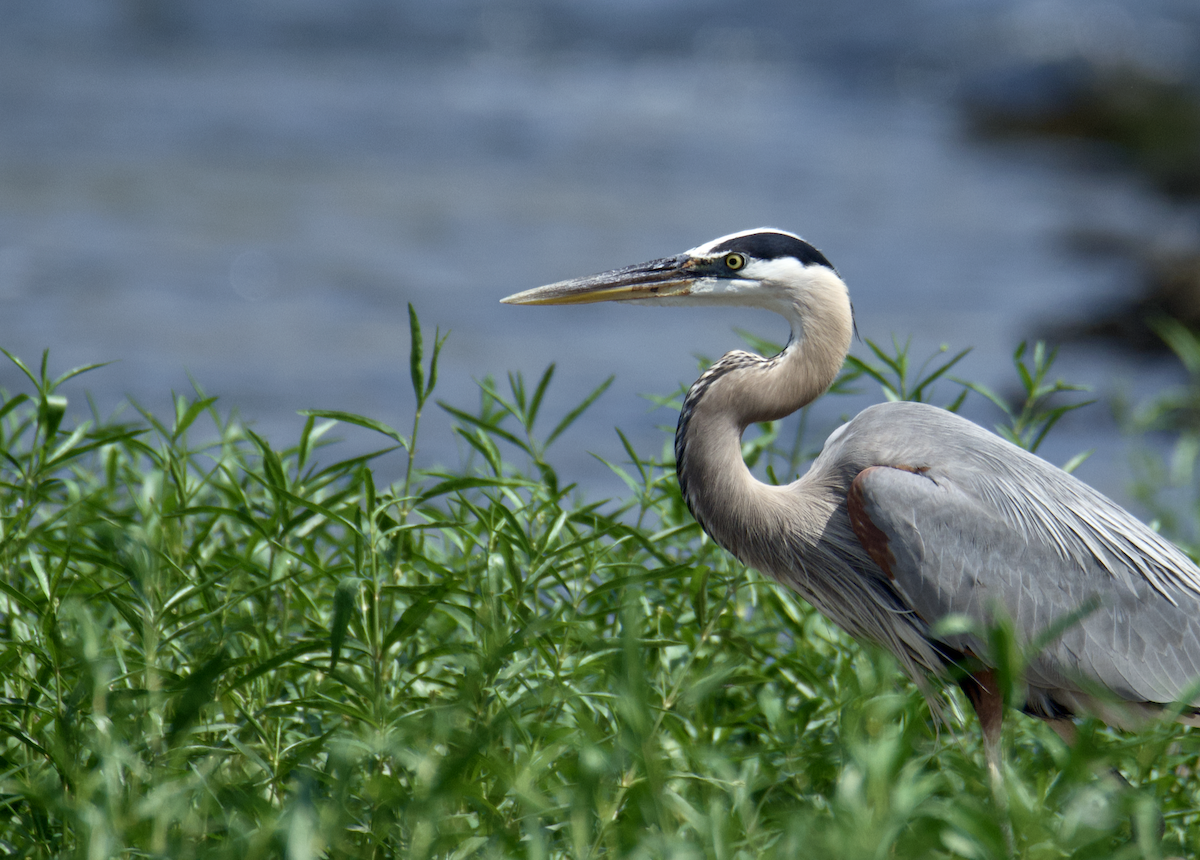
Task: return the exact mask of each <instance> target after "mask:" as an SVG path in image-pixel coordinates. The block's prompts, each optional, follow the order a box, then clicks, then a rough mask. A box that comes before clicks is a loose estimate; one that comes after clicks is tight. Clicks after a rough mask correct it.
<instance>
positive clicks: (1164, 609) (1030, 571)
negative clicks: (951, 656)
mask: <svg viewBox="0 0 1200 860" xmlns="http://www.w3.org/2000/svg"><path fill="white" fill-rule="evenodd" d="M925 409H928V407H926V408H925ZM890 411H891V412H892V414H891V416H890V418H891V419H892V420H889V421H888V422H887V423H888V425H889V431H890V435H892V436H893V437H895V436H897V431H900V433H899V435H901V436H903V435H904V434H906V433H917V434H920V435H919V437H918V438H920V439H921V440H922V442H921V443H918V444H916V445H914V444H912V443H911V441H909V442H908V443H906V444H905V445H904V446H903V447H904V448H905V449H907V450H904V451H894V452H890V453H888V452H879V451H876V452H874V453H875V454H876V455H877V456H874V457H867V458H866V459H865V460H864V461H862V462H861V463H860V464H861V465H864V466H865V465H866V464H867V463H869V462H871V461H872V460H873V461H874V464H873V465H874V467H871V466H867V468H865V469H863V470H861V471H858V472H857V473H856V477H854V479H853V483H852V489H851V494H852V495H853V496H855V497H856V498H855V501H856V503H857V505H858V506H859V509H860V511H861V513H862V514H865V516H866V517H867V518H868V519H869V521H870V524H871V525H873V526H874V527H875V528H876V529H877V530H878V535H879V536H881V537H883V538H885V539H886V548H885V552H884V553H883V555H882V558H881V557H880V555H879V552H880V548H879V547H876V550H875V552H873V556H874V557H876V559H877V560H881V561H882V564H881V566H884V567H885V572H886V573H888V575H889V576H890V577H892V579H893V582H894V584H895V586H896V587H897V589H898V590H899V591H900V592H901V593H902V595H903V596H904V598H905V599H906V600H907V601H908V602H909V603H910V605H911V606H912V607H913V609H914V610H915V611H916V612H917V613H918V614H919V615H920V616H921V618H922V619H923V620H924V621H925V622H926V623H927V624H930V625H933V624H936V622H937V621H938V619H940V618H943V617H945V616H946V615H949V614H962V615H965V616H967V617H968V618H971V619H973V620H975V621H978V622H981V623H984V624H986V623H990V622H991V620H992V618H993V606H994V605H997V604H998V605H999V606H1001V607H1003V609H1004V611H1005V612H1007V613H1008V615H1009V617H1010V618H1012V620H1013V622H1014V624H1015V626H1016V629H1017V633H1018V635H1019V636H1020V637H1022V639H1023V640H1024V641H1026V642H1028V641H1032V640H1034V639H1035V638H1037V637H1038V635H1039V633H1041V632H1043V631H1045V630H1047V629H1048V628H1050V627H1051V626H1053V625H1055V624H1056V622H1058V621H1060V620H1061V619H1064V618H1066V617H1068V616H1070V615H1072V614H1073V613H1076V612H1078V611H1079V610H1080V609H1082V608H1085V607H1087V606H1089V605H1094V606H1095V609H1094V610H1093V611H1091V612H1090V613H1088V614H1087V615H1086V616H1085V617H1083V619H1082V620H1081V621H1079V622H1078V623H1076V624H1074V625H1072V626H1070V627H1069V628H1068V629H1067V630H1066V631H1065V632H1063V634H1062V635H1061V636H1060V637H1058V638H1057V639H1056V640H1054V641H1052V642H1050V643H1049V644H1048V645H1047V646H1046V647H1045V648H1044V650H1043V651H1041V652H1040V653H1039V655H1038V656H1037V657H1036V658H1035V659H1034V660H1033V661H1032V662H1031V664H1030V666H1029V668H1028V671H1027V678H1026V680H1027V681H1028V683H1029V685H1030V687H1031V688H1033V690H1032V691H1031V692H1033V693H1035V694H1046V695H1050V697H1051V698H1052V699H1053V700H1054V701H1056V702H1058V703H1065V704H1066V706H1067V707H1071V706H1072V704H1073V703H1075V704H1077V703H1079V702H1081V701H1084V700H1088V699H1091V697H1090V696H1089V695H1088V693H1089V692H1094V688H1095V687H1097V686H1099V687H1101V688H1102V689H1103V690H1104V691H1107V692H1109V693H1111V694H1112V695H1113V696H1115V697H1117V698H1119V699H1122V700H1125V701H1127V702H1150V703H1167V702H1173V701H1176V700H1178V699H1179V698H1180V697H1181V696H1183V695H1186V694H1188V693H1189V692H1192V693H1193V694H1194V691H1191V690H1189V687H1190V685H1191V684H1192V682H1194V681H1195V680H1196V679H1198V678H1200V570H1197V568H1196V566H1195V565H1193V564H1192V562H1191V561H1190V560H1189V559H1188V558H1187V557H1186V556H1185V555H1183V553H1182V552H1180V551H1179V550H1178V549H1177V548H1176V547H1174V546H1173V545H1172V544H1170V543H1169V542H1168V541H1166V540H1164V539H1163V538H1161V537H1159V536H1158V535H1157V534H1155V533H1154V532H1153V531H1151V530H1150V529H1149V528H1147V527H1146V526H1145V525H1144V524H1142V523H1141V522H1139V521H1138V520H1137V519H1135V518H1134V517H1132V516H1131V515H1130V514H1129V513H1127V512H1126V511H1125V510H1123V509H1122V508H1120V507H1119V506H1118V505H1116V504H1115V503H1113V502H1112V501H1110V500H1109V499H1107V498H1106V497H1104V496H1103V495H1101V494H1100V493H1097V492H1096V491H1095V490H1093V489H1091V488H1090V487H1088V486H1087V485H1086V484H1083V483H1082V482H1080V481H1078V480H1077V479H1075V478H1073V477H1071V476H1070V475H1068V474H1066V473H1065V472H1062V471H1061V470H1059V469H1056V468H1055V467H1053V466H1051V465H1050V464H1048V463H1046V462H1045V461H1044V460H1041V459H1039V458H1037V457H1034V456H1032V455H1030V454H1028V453H1026V452H1024V451H1021V450H1020V449H1018V448H1016V447H1015V446H1012V445H1009V444H1008V443H1007V442H1004V441H1003V440H1001V439H999V438H998V437H996V436H993V435H992V434H990V433H987V432H986V431H982V430H981V429H980V428H978V427H976V426H975V425H973V424H971V423H970V422H967V421H965V420H964V419H961V418H958V417H957V416H952V415H949V413H945V412H941V411H940V410H932V411H934V412H938V413H940V414H938V415H930V414H927V413H926V412H925V411H924V410H917V411H915V412H914V411H912V410H903V411H902V410H895V409H893V410H890ZM897 419H900V420H899V421H898V420H897ZM910 419H912V420H910ZM914 421H915V424H914V423H913V422H914ZM898 424H899V426H898ZM964 425H965V426H964ZM860 429H861V428H860ZM871 435H873V436H874V438H875V439H878V438H879V437H878V435H877V434H871ZM855 437H858V438H860V439H861V438H863V434H862V433H855V434H850V437H849V439H848V440H847V443H845V444H849V445H850V447H851V449H852V448H853V440H854V438H855ZM839 441H841V440H839ZM877 445H878V443H877V442H876V446H877ZM860 447H861V446H860ZM858 453H859V456H858V457H856V458H853V457H852V458H851V459H859V460H862V457H863V455H864V454H866V453H868V452H865V451H859V452H858ZM881 453H882V454H885V456H878V455H879V454H881ZM889 457H890V458H891V460H892V462H890V463H887V464H881V463H880V460H886V459H888V458H889ZM905 460H907V462H905ZM955 639H957V641H955ZM948 642H949V644H951V645H953V646H954V647H957V648H959V649H960V650H966V649H967V648H970V649H971V650H973V651H975V653H977V654H980V656H982V655H983V653H984V652H982V651H981V650H980V649H981V648H982V646H981V644H980V643H978V642H976V641H973V639H972V637H970V636H967V635H963V636H958V637H948ZM1077 694H1078V695H1077Z"/></svg>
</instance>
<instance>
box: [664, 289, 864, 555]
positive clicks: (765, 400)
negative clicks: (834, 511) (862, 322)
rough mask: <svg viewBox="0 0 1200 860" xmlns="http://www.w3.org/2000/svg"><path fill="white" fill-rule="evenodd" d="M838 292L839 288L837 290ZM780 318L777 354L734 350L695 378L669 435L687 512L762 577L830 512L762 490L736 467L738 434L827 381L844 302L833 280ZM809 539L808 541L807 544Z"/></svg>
mask: <svg viewBox="0 0 1200 860" xmlns="http://www.w3.org/2000/svg"><path fill="white" fill-rule="evenodd" d="M838 288H840V289H838ZM788 310H789V311H790V312H788V313H786V316H787V317H788V321H789V322H790V323H791V325H792V339H791V341H790V342H789V343H788V345H787V347H786V348H785V349H784V350H783V352H781V353H780V354H779V355H777V356H774V357H773V358H766V359H764V358H761V357H759V356H757V355H752V354H750V353H746V352H731V353H728V354H726V355H725V356H724V357H723V358H722V359H721V360H720V361H718V362H717V363H716V364H714V365H713V366H712V367H710V368H709V369H708V370H707V371H706V372H705V373H704V375H703V376H701V377H700V379H698V380H697V381H696V383H695V384H694V385H693V386H692V387H691V389H690V390H689V391H688V393H687V397H686V398H685V399H684V405H683V409H682V411H681V412H680V415H679V427H678V429H677V430H676V433H675V468H676V471H677V473H678V475H679V486H680V490H681V491H682V493H683V497H684V500H685V501H686V502H687V505H688V508H689V509H690V510H691V512H692V515H693V516H694V517H695V518H696V520H697V521H698V522H699V523H700V525H701V526H702V527H703V528H704V530H705V531H706V532H708V534H709V535H711V536H712V538H713V539H714V540H715V541H716V542H717V543H719V544H720V545H721V546H723V547H725V548H726V549H727V550H729V551H730V552H732V553H733V554H734V555H735V556H737V557H738V558H739V559H741V560H742V561H743V562H745V563H747V564H749V565H751V566H753V567H757V568H759V569H760V570H764V571H766V572H777V571H779V569H780V566H781V565H783V564H785V563H787V561H786V560H785V559H782V558H776V557H775V556H776V555H777V554H778V553H779V552H781V551H782V548H783V547H786V546H787V545H788V544H789V543H790V542H791V541H790V540H788V541H780V540H779V539H778V538H779V537H780V532H781V530H782V531H786V532H787V533H788V536H789V537H790V538H797V537H801V535H799V534H798V533H797V529H799V530H800V531H805V532H808V531H812V532H813V533H814V534H819V532H820V529H821V528H823V526H824V523H825V521H827V519H828V516H829V511H826V510H824V508H826V507H828V505H824V504H821V503H820V502H819V500H817V499H815V498H814V499H813V505H812V506H811V507H806V505H805V503H804V499H803V498H801V499H800V500H799V501H800V502H801V504H799V505H797V504H796V501H797V499H796V497H795V494H794V490H795V488H793V493H792V495H791V496H790V498H785V497H784V495H781V494H782V493H783V492H784V491H783V488H780V487H772V486H768V485H766V484H763V483H761V482H760V481H758V480H757V479H755V478H754V476H753V475H751V474H750V470H749V469H748V468H746V464H745V462H744V461H743V460H742V451H741V438H742V433H743V432H744V431H745V429H746V428H747V427H748V426H749V425H750V424H754V423H757V422H760V421H774V420H776V419H778V418H782V417H784V416H785V415H790V414H791V413H792V412H795V411H796V410H797V409H800V408H801V407H802V406H805V405H807V404H808V403H811V402H812V401H813V400H815V399H816V398H817V397H819V396H820V395H821V394H822V393H824V391H825V390H826V389H827V388H828V387H829V386H830V384H831V383H832V382H833V380H834V377H836V375H837V372H838V370H839V369H840V368H841V366H842V362H843V361H844V360H845V357H846V353H847V351H848V350H849V347H850V337H851V333H852V331H853V323H852V320H851V313H850V300H849V298H848V296H847V295H846V291H845V287H844V286H842V284H841V282H840V281H837V282H836V284H835V285H831V288H830V289H828V290H824V291H822V292H821V293H820V294H818V295H816V296H813V295H811V294H806V295H805V296H801V297H798V298H797V299H796V300H795V301H794V302H792V303H791V304H790V305H789V308H788ZM814 539H815V538H814Z"/></svg>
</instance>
